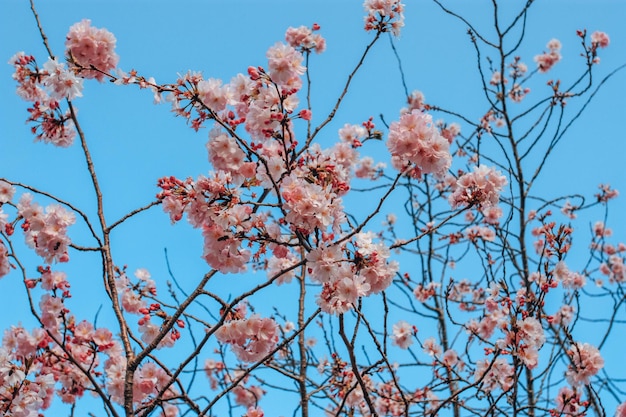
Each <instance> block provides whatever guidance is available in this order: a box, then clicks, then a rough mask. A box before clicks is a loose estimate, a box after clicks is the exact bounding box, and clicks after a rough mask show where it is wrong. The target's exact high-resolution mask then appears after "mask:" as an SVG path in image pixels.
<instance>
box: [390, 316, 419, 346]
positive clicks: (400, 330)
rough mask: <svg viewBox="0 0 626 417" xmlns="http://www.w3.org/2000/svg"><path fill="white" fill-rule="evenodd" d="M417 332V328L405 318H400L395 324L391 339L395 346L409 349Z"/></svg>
mask: <svg viewBox="0 0 626 417" xmlns="http://www.w3.org/2000/svg"><path fill="white" fill-rule="evenodd" d="M415 333H417V328H416V327H415V326H411V325H410V324H409V323H407V322H406V321H404V320H400V321H399V322H397V323H396V324H394V325H393V332H392V335H391V340H392V341H393V344H394V345H395V346H398V347H400V348H402V349H407V348H408V347H409V346H411V345H412V344H413V336H414V335H415Z"/></svg>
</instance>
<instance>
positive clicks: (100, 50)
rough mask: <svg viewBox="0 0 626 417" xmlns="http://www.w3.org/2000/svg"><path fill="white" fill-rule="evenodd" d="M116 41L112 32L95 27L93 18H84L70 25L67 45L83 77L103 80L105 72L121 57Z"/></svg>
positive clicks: (71, 57)
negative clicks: (116, 47) (116, 49)
mask: <svg viewBox="0 0 626 417" xmlns="http://www.w3.org/2000/svg"><path fill="white" fill-rule="evenodd" d="M115 43H116V39H115V36H113V34H112V33H111V32H109V31H108V30H106V29H98V28H95V27H93V26H91V20H89V19H84V20H82V21H81V22H78V23H75V24H74V25H72V26H71V27H70V31H69V32H68V34H67V37H66V41H65V47H66V48H67V55H68V56H69V58H70V61H72V62H74V63H75V64H77V65H79V66H80V67H81V68H80V69H79V72H80V74H81V75H82V76H83V77H85V78H95V79H97V80H98V81H102V80H103V79H104V74H103V73H106V72H108V71H111V70H112V69H114V68H115V67H116V66H117V62H118V60H119V57H118V56H117V54H116V53H115ZM92 68H95V69H92Z"/></svg>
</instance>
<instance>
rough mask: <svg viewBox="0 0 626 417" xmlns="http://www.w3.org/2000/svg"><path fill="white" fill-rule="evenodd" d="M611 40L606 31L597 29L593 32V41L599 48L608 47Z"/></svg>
mask: <svg viewBox="0 0 626 417" xmlns="http://www.w3.org/2000/svg"><path fill="white" fill-rule="evenodd" d="M609 42H610V39H609V35H607V34H606V33H604V32H599V31H595V32H593V33H592V34H591V43H592V44H593V45H596V46H597V47H599V48H606V47H607V46H609Z"/></svg>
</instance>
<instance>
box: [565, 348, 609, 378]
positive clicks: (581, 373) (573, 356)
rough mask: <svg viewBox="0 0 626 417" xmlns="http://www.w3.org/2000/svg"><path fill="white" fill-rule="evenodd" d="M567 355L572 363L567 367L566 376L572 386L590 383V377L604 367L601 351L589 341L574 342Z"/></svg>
mask: <svg viewBox="0 0 626 417" xmlns="http://www.w3.org/2000/svg"><path fill="white" fill-rule="evenodd" d="M567 355H568V356H569V358H570V360H571V364H570V365H569V366H568V367H567V372H565V377H566V378H567V382H569V383H570V385H572V386H575V387H576V386H580V385H588V384H589V382H590V378H591V377H592V376H594V375H595V374H597V373H598V372H599V371H600V369H602V368H603V367H604V359H603V358H602V356H601V355H600V351H599V350H598V349H597V348H596V347H595V346H592V345H590V344H589V343H574V344H573V345H572V346H571V347H570V348H569V350H568V351H567Z"/></svg>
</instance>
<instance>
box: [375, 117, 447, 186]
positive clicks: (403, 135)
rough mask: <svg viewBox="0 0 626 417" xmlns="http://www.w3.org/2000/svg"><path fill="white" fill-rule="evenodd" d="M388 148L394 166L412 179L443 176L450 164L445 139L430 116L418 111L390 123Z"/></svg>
mask: <svg viewBox="0 0 626 417" xmlns="http://www.w3.org/2000/svg"><path fill="white" fill-rule="evenodd" d="M387 148H388V149H389V151H390V152H391V156H392V164H393V166H394V168H396V169H397V170H399V171H401V172H405V173H407V174H408V175H410V176H412V177H414V178H419V177H421V175H422V174H435V175H439V176H442V175H444V174H445V173H446V171H447V170H448V168H449V167H450V164H451V163H452V157H451V156H450V144H449V143H448V140H447V139H446V138H444V137H443V136H441V134H440V132H439V131H438V129H437V128H436V127H435V125H434V124H433V122H432V117H431V116H430V115H428V114H425V113H422V112H421V111H419V110H413V111H411V113H407V114H403V115H402V116H400V120H399V121H397V122H393V123H391V125H390V126H389V138H388V140H387Z"/></svg>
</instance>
